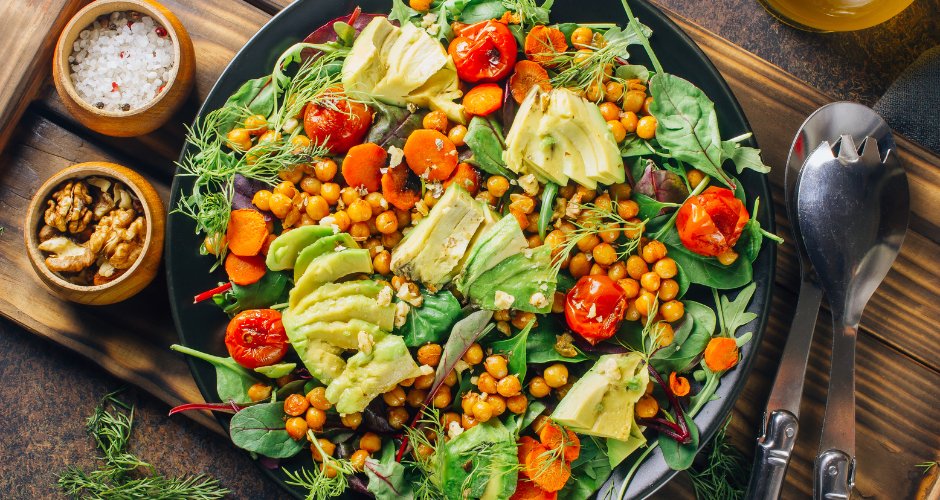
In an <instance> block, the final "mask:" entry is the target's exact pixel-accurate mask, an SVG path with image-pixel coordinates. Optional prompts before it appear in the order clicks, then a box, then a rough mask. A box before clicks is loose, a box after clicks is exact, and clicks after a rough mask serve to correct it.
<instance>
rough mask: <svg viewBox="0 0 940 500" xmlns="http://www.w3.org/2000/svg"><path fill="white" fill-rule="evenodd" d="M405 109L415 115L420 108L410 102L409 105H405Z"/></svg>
mask: <svg viewBox="0 0 940 500" xmlns="http://www.w3.org/2000/svg"><path fill="white" fill-rule="evenodd" d="M405 107H406V108H408V111H410V112H412V113H415V112H417V111H418V107H417V106H415V105H414V103H412V102H409V103H407V104H405Z"/></svg>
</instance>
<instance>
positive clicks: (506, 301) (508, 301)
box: [494, 290, 516, 309]
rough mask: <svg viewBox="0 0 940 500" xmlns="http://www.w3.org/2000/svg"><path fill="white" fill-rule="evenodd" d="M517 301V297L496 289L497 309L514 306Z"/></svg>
mask: <svg viewBox="0 0 940 500" xmlns="http://www.w3.org/2000/svg"><path fill="white" fill-rule="evenodd" d="M515 301H516V298H515V297H513V296H512V295H509V294H508V293H506V292H504V291H502V290H496V297H495V300H494V302H495V305H496V307H497V309H509V308H510V307H512V304H513V302H515Z"/></svg>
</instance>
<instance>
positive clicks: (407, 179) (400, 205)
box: [382, 163, 421, 210]
mask: <svg viewBox="0 0 940 500" xmlns="http://www.w3.org/2000/svg"><path fill="white" fill-rule="evenodd" d="M420 189H421V182H420V181H419V180H418V178H417V177H415V175H414V174H413V173H411V171H410V170H408V166H407V165H405V164H404V163H400V164H398V165H396V166H394V167H391V168H389V169H388V171H387V172H385V173H384V174H382V196H383V197H384V198H385V200H386V201H388V202H389V203H391V204H392V205H393V206H394V207H395V208H397V209H399V210H411V209H412V208H414V206H415V204H416V203H418V200H420V199H421V198H420V197H419V196H418V191H419V190H420Z"/></svg>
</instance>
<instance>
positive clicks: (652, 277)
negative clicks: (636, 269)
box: [640, 272, 660, 293]
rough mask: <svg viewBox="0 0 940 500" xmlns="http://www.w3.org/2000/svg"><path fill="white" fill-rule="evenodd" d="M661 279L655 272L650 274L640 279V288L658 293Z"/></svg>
mask: <svg viewBox="0 0 940 500" xmlns="http://www.w3.org/2000/svg"><path fill="white" fill-rule="evenodd" d="M659 283H660V278H659V275H658V274H656V273H654V272H649V273H646V274H644V275H643V276H641V277H640V286H642V287H643V289H644V290H646V291H648V292H650V293H656V291H657V290H659Z"/></svg>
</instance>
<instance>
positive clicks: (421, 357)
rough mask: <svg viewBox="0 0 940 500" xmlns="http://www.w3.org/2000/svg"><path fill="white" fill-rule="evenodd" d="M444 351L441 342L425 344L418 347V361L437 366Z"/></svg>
mask: <svg viewBox="0 0 940 500" xmlns="http://www.w3.org/2000/svg"><path fill="white" fill-rule="evenodd" d="M442 352H444V351H443V349H441V346H440V344H425V345H423V346H421V347H420V348H418V363H421V364H422V365H428V366H437V364H438V363H440V362H441V353H442Z"/></svg>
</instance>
